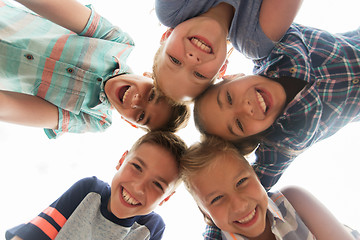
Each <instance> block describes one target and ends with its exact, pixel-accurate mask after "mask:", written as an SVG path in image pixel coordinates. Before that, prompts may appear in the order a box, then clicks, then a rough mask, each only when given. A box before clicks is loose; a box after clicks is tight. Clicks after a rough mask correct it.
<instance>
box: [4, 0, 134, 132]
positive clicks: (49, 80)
mask: <svg viewBox="0 0 360 240" xmlns="http://www.w3.org/2000/svg"><path fill="white" fill-rule="evenodd" d="M90 8H91V7H90ZM133 46H134V42H133V40H132V39H131V38H130V36H129V35H128V34H126V33H124V32H122V31H121V30H120V29H118V28H117V27H114V26H113V25H112V24H110V23H109V22H108V21H107V20H106V19H104V18H102V17H101V16H100V15H98V14H97V13H96V12H95V11H93V10H92V13H91V16H90V19H89V21H88V23H87V26H86V27H85V29H84V30H83V32H82V33H81V34H80V35H77V34H75V33H73V32H71V31H69V30H67V29H65V28H62V27H61V26H58V25H56V24H54V23H52V22H50V21H48V20H46V19H44V18H41V17H39V16H38V15H36V14H33V13H30V12H28V11H24V10H21V9H20V8H15V7H12V6H10V5H7V4H5V2H3V1H1V0H0V79H1V81H0V89H2V90H8V91H14V92H21V93H26V94H31V95H35V96H39V97H41V98H43V99H45V100H47V101H48V102H51V103H52V104H54V105H56V106H57V107H58V108H59V124H58V126H59V128H58V130H51V129H45V132H46V134H47V135H48V137H49V138H56V137H57V136H58V135H60V134H61V133H63V132H73V133H81V132H87V131H91V132H95V131H104V130H105V129H106V128H107V127H108V126H110V125H111V122H112V118H111V105H110V103H109V101H108V100H107V98H106V95H105V92H104V83H105V81H106V80H107V79H109V78H110V77H111V76H113V75H115V74H118V73H122V72H128V71H129V67H128V66H127V65H126V62H125V61H126V59H127V57H128V55H129V53H130V52H131V50H132V49H133Z"/></svg>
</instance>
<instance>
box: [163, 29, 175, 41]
mask: <svg viewBox="0 0 360 240" xmlns="http://www.w3.org/2000/svg"><path fill="white" fill-rule="evenodd" d="M173 30H174V29H173V28H168V30H166V32H164V34H163V35H162V36H161V39H160V44H163V43H164V42H165V41H166V40H167V39H168V38H169V36H170V34H171V33H172V31H173Z"/></svg>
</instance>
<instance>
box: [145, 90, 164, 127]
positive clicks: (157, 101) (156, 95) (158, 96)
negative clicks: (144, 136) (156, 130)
mask: <svg viewBox="0 0 360 240" xmlns="http://www.w3.org/2000/svg"><path fill="white" fill-rule="evenodd" d="M151 91H154V94H155V99H153V100H155V102H154V105H157V104H158V103H159V101H160V99H161V96H160V94H157V92H156V91H155V87H153V88H152V89H151ZM153 100H152V101H153ZM150 121H151V117H150V116H149V115H148V118H147V119H146V122H145V123H144V125H145V126H147V125H148V124H149V122H150Z"/></svg>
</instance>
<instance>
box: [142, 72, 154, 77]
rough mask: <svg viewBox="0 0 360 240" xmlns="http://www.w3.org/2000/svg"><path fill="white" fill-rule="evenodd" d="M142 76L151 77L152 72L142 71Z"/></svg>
mask: <svg viewBox="0 0 360 240" xmlns="http://www.w3.org/2000/svg"><path fill="white" fill-rule="evenodd" d="M143 76H144V77H148V78H152V76H153V74H152V73H151V72H144V73H143Z"/></svg>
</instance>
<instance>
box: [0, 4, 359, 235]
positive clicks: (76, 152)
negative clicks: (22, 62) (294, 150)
mask: <svg viewBox="0 0 360 240" xmlns="http://www.w3.org/2000/svg"><path fill="white" fill-rule="evenodd" d="M82 2H83V3H92V4H93V5H94V6H95V9H96V10H97V11H98V12H99V13H100V14H102V15H103V16H106V18H108V19H109V20H110V21H111V22H112V23H114V24H115V25H118V26H120V27H121V28H122V29H123V30H125V31H127V32H128V33H130V35H131V36H132V37H133V38H134V40H135V43H136V48H135V50H134V51H133V53H132V54H131V55H130V58H129V61H128V63H129V65H130V66H131V67H132V69H133V70H134V72H135V73H137V74H142V72H143V71H151V66H152V59H153V55H154V53H155V52H156V50H157V48H158V46H159V39H160V37H161V34H162V33H163V32H164V31H165V29H166V28H165V27H163V26H160V24H159V22H158V21H157V18H156V15H155V12H154V11H153V7H154V2H153V1H150V0H133V1H121V0H117V1H115V0H103V1H93V2H91V1H85V0H83V1H82ZM359 9H360V2H359V0H343V1H341V3H340V1H338V0H317V1H309V0H308V1H304V3H303V6H302V8H301V10H300V12H299V14H298V17H297V18H296V22H298V23H302V24H305V25H309V26H314V27H319V28H323V29H326V30H329V31H331V32H334V33H335V32H345V31H349V30H353V29H355V28H357V27H359V26H360V24H359V22H360V21H359V19H360V16H359V13H358V12H359ZM251 66H252V64H251V62H250V61H249V60H247V59H244V58H243V57H242V56H240V54H238V53H237V52H236V53H235V52H234V53H233V54H232V56H231V58H230V66H229V68H228V72H227V73H228V74H230V73H237V72H243V73H247V74H250V73H251V70H252V67H251ZM113 115H114V121H113V126H111V127H110V128H109V129H108V130H107V131H106V132H104V133H87V134H65V135H64V136H62V137H60V138H59V139H57V140H48V139H47V137H46V136H45V134H44V133H43V131H42V130H41V129H37V128H29V127H22V126H18V125H12V124H7V123H1V122H0V154H1V155H0V159H1V160H0V187H1V188H0V189H1V190H0V191H1V198H0V203H1V204H0V236H4V233H5V230H6V229H8V228H10V227H13V226H15V225H17V224H20V223H22V222H26V221H29V220H31V219H32V218H33V217H35V216H36V215H37V214H38V213H39V212H41V211H42V210H43V209H44V208H45V207H47V206H48V205H49V204H50V203H52V202H53V201H54V200H55V199H56V198H58V197H59V196H60V195H61V194H62V193H63V192H64V191H66V190H67V189H68V188H69V187H70V186H71V185H72V184H73V183H74V182H76V181H77V180H79V179H81V178H83V177H88V176H93V175H96V176H97V177H98V178H100V179H102V180H104V181H107V182H111V179H112V177H113V175H114V174H115V171H116V170H115V166H116V163H117V161H118V160H119V158H120V157H121V155H122V153H123V152H124V151H125V150H127V149H129V148H130V147H131V145H132V144H133V143H134V142H135V140H136V139H137V138H139V137H140V136H141V135H143V134H144V132H143V131H141V130H136V129H133V128H131V127H130V126H129V125H128V124H126V123H124V122H123V121H122V120H121V119H120V118H119V115H118V114H117V113H116V112H114V114H113ZM359 126H360V125H359V123H353V124H350V125H348V126H347V127H346V128H344V129H343V130H341V131H340V132H339V133H337V134H336V135H334V136H333V137H331V138H329V139H327V140H324V141H322V142H320V143H317V144H316V145H315V146H313V147H312V148H311V149H310V150H308V151H307V152H305V153H303V154H302V155H301V156H299V157H298V158H297V159H296V160H295V161H294V162H293V163H292V165H291V166H290V167H289V168H288V170H287V171H286V172H285V174H284V175H283V177H282V178H281V179H280V181H279V183H278V184H277V185H275V186H274V188H273V189H279V188H281V187H282V186H285V185H290V184H295V185H299V186H302V187H304V188H306V189H308V190H309V191H310V192H312V193H313V194H314V195H315V196H316V197H317V198H318V199H320V200H321V201H322V202H323V203H324V204H325V205H326V206H327V207H328V208H329V209H330V210H331V211H332V213H333V214H334V215H335V216H336V217H337V218H338V219H339V220H340V221H341V222H342V223H344V224H347V225H349V226H351V227H353V228H356V229H358V230H360V220H359V219H360V206H359V202H360V194H359V185H358V183H359V177H358V175H359V166H360V164H359V160H360V157H359V156H358V148H359V143H360V140H359V139H358V138H357V136H359V134H360V128H359ZM178 134H179V135H180V136H181V137H182V138H183V139H184V140H185V141H186V142H187V144H188V145H191V144H192V143H193V142H195V141H197V140H198V137H199V135H198V132H197V131H196V129H195V128H194V126H193V123H192V119H191V120H190V123H189V125H188V126H187V127H186V128H185V129H183V130H181V131H180V132H179V133H178ZM304 204H306V203H304ZM156 211H157V212H158V213H160V214H161V215H162V216H163V218H164V220H165V222H166V224H167V228H166V232H165V234H164V239H166V240H168V239H171V240H174V239H201V233H202V232H203V229H204V223H203V221H202V217H201V215H200V213H199V211H198V209H197V207H196V205H195V204H194V202H193V200H192V198H191V197H190V195H189V194H188V193H187V192H186V191H185V190H184V188H183V186H181V187H180V188H179V189H178V191H177V193H176V194H175V195H174V196H173V197H172V199H170V201H169V202H167V203H166V204H164V205H163V206H161V207H159V208H157V210H156ZM0 238H1V237H0Z"/></svg>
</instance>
